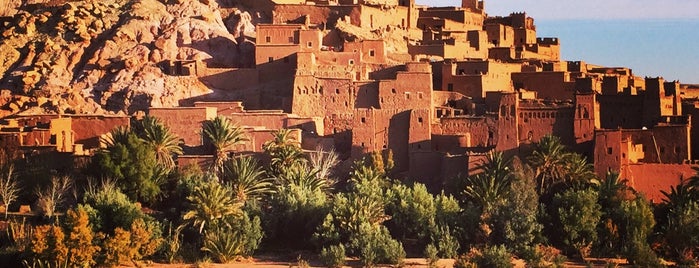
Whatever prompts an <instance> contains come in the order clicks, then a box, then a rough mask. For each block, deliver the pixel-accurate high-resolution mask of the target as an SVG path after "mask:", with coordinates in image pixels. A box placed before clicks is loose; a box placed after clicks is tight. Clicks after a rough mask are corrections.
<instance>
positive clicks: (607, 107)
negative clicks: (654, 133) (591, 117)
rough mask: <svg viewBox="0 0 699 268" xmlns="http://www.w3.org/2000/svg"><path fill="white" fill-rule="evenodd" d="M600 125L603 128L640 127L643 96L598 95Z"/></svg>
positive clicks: (641, 124) (642, 113) (642, 124)
mask: <svg viewBox="0 0 699 268" xmlns="http://www.w3.org/2000/svg"><path fill="white" fill-rule="evenodd" d="M597 99H598V101H599V109H600V118H599V121H600V126H601V128H604V129H616V128H619V127H621V128H629V129H640V128H642V127H648V125H644V123H643V121H644V120H643V116H644V111H643V110H644V107H645V106H644V98H643V96H640V95H599V96H598V98H597Z"/></svg>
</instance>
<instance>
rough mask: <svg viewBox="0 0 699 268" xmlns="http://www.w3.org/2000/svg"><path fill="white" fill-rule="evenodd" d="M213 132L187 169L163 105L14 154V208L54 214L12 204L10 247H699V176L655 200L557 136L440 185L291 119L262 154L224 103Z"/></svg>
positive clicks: (496, 260) (6, 172)
mask: <svg viewBox="0 0 699 268" xmlns="http://www.w3.org/2000/svg"><path fill="white" fill-rule="evenodd" d="M201 133H202V135H203V136H204V137H205V138H206V141H207V143H208V144H209V145H210V146H209V147H210V148H211V149H212V152H211V154H212V155H213V159H212V161H211V164H210V166H208V167H205V168H200V167H198V166H190V167H186V168H177V165H176V163H177V156H178V155H180V154H182V152H183V149H182V147H181V146H180V145H179V138H178V137H176V136H175V135H173V134H172V133H171V132H170V130H169V129H168V128H167V127H166V126H164V125H163V124H162V122H160V121H159V120H158V119H156V118H150V117H146V118H143V119H142V120H139V121H135V122H134V123H133V124H132V128H130V129H126V128H118V129H115V130H114V131H112V132H111V135H110V136H109V137H108V138H106V139H105V140H104V144H105V146H104V149H103V150H101V151H99V152H98V153H96V154H95V155H94V156H93V157H92V158H91V159H89V160H88V161H76V162H75V163H74V165H73V167H74V168H72V169H69V170H61V169H55V166H54V164H55V163H50V162H47V161H45V160H43V159H42V158H41V156H26V157H24V158H17V157H16V156H13V155H11V154H4V157H3V158H2V159H1V163H0V164H2V173H1V174H0V175H2V176H1V177H0V198H1V199H2V201H3V203H4V204H6V211H9V210H13V209H15V208H16V207H17V206H18V204H20V203H21V204H25V203H27V202H30V201H32V200H33V201H35V202H34V204H33V205H34V208H36V209H37V210H38V211H39V212H40V215H41V216H40V217H36V216H35V217H27V216H26V215H24V214H17V213H7V212H6V213H5V218H6V221H7V222H8V225H7V226H8V227H7V231H6V232H5V235H4V236H2V238H1V240H0V242H2V248H1V254H0V256H1V257H2V258H3V259H2V260H0V262H2V263H6V264H15V266H20V265H24V266H26V267H68V266H70V267H94V266H117V265H119V264H139V263H142V262H144V261H158V262H170V263H172V262H190V263H193V262H200V261H213V262H220V263H228V262H232V261H236V260H241V259H245V258H250V257H251V256H253V254H256V253H259V252H272V253H278V254H298V253H299V252H300V253H302V254H305V255H303V256H300V257H299V259H302V258H312V259H314V260H320V261H321V262H322V263H323V264H324V265H327V266H329V267H340V266H342V265H344V264H345V263H346V262H347V261H348V260H353V261H358V262H359V263H361V265H363V266H367V267H371V266H375V265H378V264H390V265H401V264H402V263H403V259H404V258H406V256H411V257H425V258H426V259H427V262H428V263H429V264H430V265H435V264H436V263H437V261H438V260H439V259H440V258H453V259H456V266H457V267H510V266H512V259H513V258H518V259H522V260H524V261H525V262H526V263H527V265H528V266H531V267H544V266H545V267H549V266H561V265H562V264H563V262H565V260H566V258H587V257H590V256H596V257H620V258H626V259H627V260H628V261H629V263H631V264H633V265H636V266H641V267H654V266H662V265H664V264H666V262H664V261H665V260H667V261H673V262H674V263H676V264H678V265H688V266H691V265H696V263H697V258H698V257H699V179H697V178H692V179H690V180H687V181H684V182H682V183H681V184H679V185H677V186H676V187H673V188H672V189H671V190H670V191H668V192H666V193H664V194H665V199H664V200H662V203H660V204H656V205H654V204H651V203H649V202H648V200H646V199H645V198H644V197H643V195H642V194H640V193H638V192H636V191H635V190H634V189H633V188H632V187H630V186H629V185H628V183H627V181H625V180H623V179H622V178H619V177H618V175H616V174H615V173H609V174H608V175H607V177H606V178H597V177H596V176H595V174H594V173H593V168H592V166H591V165H590V164H589V163H588V162H587V160H586V159H585V158H584V157H583V156H581V155H579V154H576V153H572V152H570V151H568V150H567V149H566V148H565V147H564V146H562V145H561V143H560V141H559V139H558V138H556V137H553V136H547V137H545V138H543V139H542V140H541V141H540V142H539V143H538V144H536V147H535V148H534V150H533V152H532V153H531V154H530V155H529V156H528V157H526V158H523V159H519V158H516V157H515V158H512V157H509V156H507V155H506V154H503V153H497V152H495V153H490V154H488V155H487V157H486V159H485V161H483V162H482V163H481V164H480V166H479V169H480V171H479V172H478V173H477V174H475V175H472V176H462V177H457V178H453V179H451V180H449V181H448V182H447V183H446V184H445V185H436V186H435V185H425V184H421V183H418V182H412V181H407V180H399V179H397V178H400V174H396V172H395V171H394V163H393V160H392V153H391V151H387V152H383V153H381V152H375V153H373V154H371V155H370V156H368V157H366V158H365V159H363V160H361V161H356V162H354V163H353V166H352V167H351V171H350V172H349V173H342V172H340V170H343V169H342V168H340V167H338V166H339V165H338V164H339V163H340V161H339V159H338V156H337V155H336V154H335V153H334V152H332V151H329V152H327V151H323V150H321V149H317V150H315V151H304V150H302V149H301V146H300V144H299V142H298V141H297V140H295V139H294V138H293V135H292V132H291V131H290V130H280V131H278V132H276V133H275V134H274V139H273V140H272V141H270V142H268V143H266V144H265V145H264V147H263V148H264V151H265V153H264V155H262V156H261V157H252V156H248V155H241V154H237V153H236V148H237V145H238V144H239V143H240V142H241V141H244V140H245V139H246V138H245V137H244V134H243V132H242V131H241V129H240V128H239V127H237V126H235V125H234V124H233V123H232V122H230V121H229V120H228V119H226V118H223V117H217V118H215V119H213V120H211V121H207V122H206V123H205V124H204V125H203V126H202V130H201ZM32 190H34V191H32ZM13 211H16V210H13ZM300 262H301V260H299V263H300Z"/></svg>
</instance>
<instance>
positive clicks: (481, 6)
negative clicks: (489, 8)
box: [461, 0, 485, 13]
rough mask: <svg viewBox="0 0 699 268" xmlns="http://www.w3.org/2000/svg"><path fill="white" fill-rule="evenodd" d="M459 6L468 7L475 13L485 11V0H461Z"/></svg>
mask: <svg viewBox="0 0 699 268" xmlns="http://www.w3.org/2000/svg"><path fill="white" fill-rule="evenodd" d="M461 7H462V8H466V9H470V10H472V11H474V12H476V13H484V12H485V1H484V0H461Z"/></svg>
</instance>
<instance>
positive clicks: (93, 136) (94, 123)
mask: <svg viewBox="0 0 699 268" xmlns="http://www.w3.org/2000/svg"><path fill="white" fill-rule="evenodd" d="M70 118H71V120H72V128H73V135H74V136H73V139H74V141H75V143H76V144H82V145H83V148H84V149H95V148H99V146H100V137H102V136H103V135H105V134H107V133H109V132H110V131H112V130H113V129H115V128H117V127H129V126H130V124H131V123H130V122H131V119H130V117H128V116H84V115H73V116H70Z"/></svg>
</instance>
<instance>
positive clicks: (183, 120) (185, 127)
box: [148, 107, 216, 147]
mask: <svg viewBox="0 0 699 268" xmlns="http://www.w3.org/2000/svg"><path fill="white" fill-rule="evenodd" d="M148 115H149V116H153V117H157V118H159V119H160V120H162V121H163V123H164V124H165V125H167V126H168V127H170V130H171V131H172V132H173V133H174V134H175V135H177V136H178V137H179V138H180V139H181V140H182V141H183V142H184V145H185V146H187V147H197V146H202V145H203V144H204V143H203V140H204V137H203V135H202V126H203V124H204V121H206V120H211V119H213V118H215V117H216V108H211V107H178V108H154V107H151V108H150V109H149V110H148Z"/></svg>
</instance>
